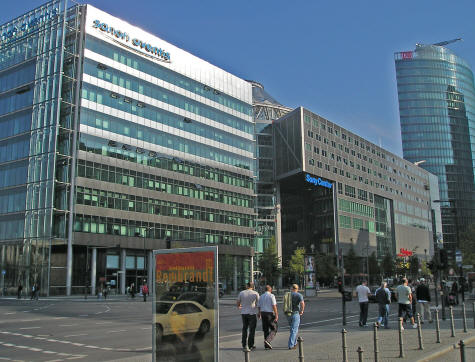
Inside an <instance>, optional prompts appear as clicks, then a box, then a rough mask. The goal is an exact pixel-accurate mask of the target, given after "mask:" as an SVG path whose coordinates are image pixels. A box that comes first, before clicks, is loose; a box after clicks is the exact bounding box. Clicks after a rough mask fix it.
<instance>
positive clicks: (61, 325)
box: [59, 324, 77, 327]
mask: <svg viewBox="0 0 475 362" xmlns="http://www.w3.org/2000/svg"><path fill="white" fill-rule="evenodd" d="M59 326H60V327H73V326H77V324H60V325H59Z"/></svg>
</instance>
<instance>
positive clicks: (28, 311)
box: [23, 310, 31, 313]
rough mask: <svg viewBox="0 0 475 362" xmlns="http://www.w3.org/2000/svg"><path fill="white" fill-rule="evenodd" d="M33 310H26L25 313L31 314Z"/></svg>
mask: <svg viewBox="0 0 475 362" xmlns="http://www.w3.org/2000/svg"><path fill="white" fill-rule="evenodd" d="M30 312H31V310H24V311H23V313H30Z"/></svg>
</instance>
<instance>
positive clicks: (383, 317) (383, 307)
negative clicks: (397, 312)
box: [378, 303, 389, 328]
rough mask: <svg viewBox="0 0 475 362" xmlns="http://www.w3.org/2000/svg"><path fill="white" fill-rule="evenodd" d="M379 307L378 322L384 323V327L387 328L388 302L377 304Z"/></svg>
mask: <svg viewBox="0 0 475 362" xmlns="http://www.w3.org/2000/svg"><path fill="white" fill-rule="evenodd" d="M378 307H379V317H378V323H381V322H382V324H384V328H389V326H388V316H389V304H381V303H379V304H378Z"/></svg>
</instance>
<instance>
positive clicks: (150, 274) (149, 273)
mask: <svg viewBox="0 0 475 362" xmlns="http://www.w3.org/2000/svg"><path fill="white" fill-rule="evenodd" d="M147 257H148V265H147V266H148V271H147V285H148V290H149V292H150V293H151V292H152V290H151V286H152V284H153V266H154V262H153V252H152V251H149V252H148V255H147Z"/></svg>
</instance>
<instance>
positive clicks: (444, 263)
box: [439, 249, 449, 270]
mask: <svg viewBox="0 0 475 362" xmlns="http://www.w3.org/2000/svg"><path fill="white" fill-rule="evenodd" d="M439 254H440V269H442V270H443V269H447V267H448V265H449V261H448V257H447V250H445V249H440V251H439Z"/></svg>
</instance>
